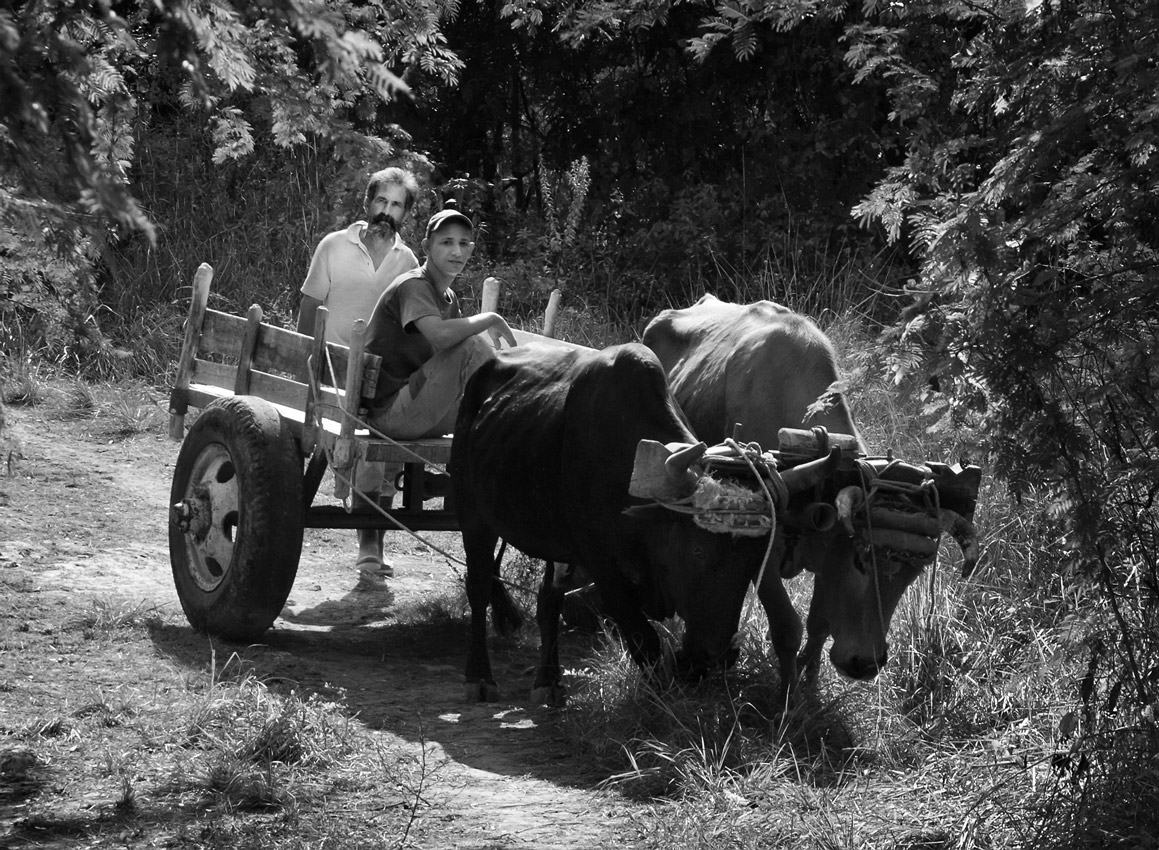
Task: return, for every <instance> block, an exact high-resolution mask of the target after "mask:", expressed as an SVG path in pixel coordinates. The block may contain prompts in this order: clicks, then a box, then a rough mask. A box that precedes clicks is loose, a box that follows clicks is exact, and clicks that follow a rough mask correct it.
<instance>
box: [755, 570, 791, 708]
mask: <svg viewBox="0 0 1159 850" xmlns="http://www.w3.org/2000/svg"><path fill="white" fill-rule="evenodd" d="M757 598H758V599H760V601H761V606H762V607H763V608H764V609H765V617H766V618H767V619H768V621H769V642H770V643H772V645H773V652H774V653H775V654H776V656H777V663H778V664H779V665H780V673H781V690H780V694H779V696H778V698H777V702H778V703H779V704H780V705H781V706H785V705H787V704H788V700H789V697H790V695H791V694H792V693H793V692H794V691H795V690H796V688H797V650H798V649H799V648H800V647H801V618H800V616H798V614H797V610H796V609H795V608H794V607H793V603H792V601H791V600H790V599H789V593H788V591H787V590H786V589H785V583H784V582H783V581H781V577H780V575H779V573H778V571H777V570H776V569H766V570H765V574H764V576H762V578H761V583H760V586H759V587H758V588H757Z"/></svg>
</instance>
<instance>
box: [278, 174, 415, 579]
mask: <svg viewBox="0 0 1159 850" xmlns="http://www.w3.org/2000/svg"><path fill="white" fill-rule="evenodd" d="M418 191H419V187H418V182H417V181H416V180H415V178H414V175H413V174H411V173H410V172H409V171H405V170H404V169H401V168H384V169H382V170H381V171H376V172H375V173H374V174H372V175H370V180H369V182H368V183H367V184H366V198H365V201H364V208H365V210H366V220H365V221H356V222H354V223H353V224H352V225H350V226H349V227H347V228H346V229H345V230H338V231H335V232H334V233H329V234H327V235H326V236H324V237H323V238H322V241H321V242H319V243H318V247H317V248H316V249H315V250H314V256H313V258H312V259H311V260H310V270H309V271H308V272H307V273H306V281H305V283H303V284H302V306H301V308H300V309H299V311H298V333H304V334H313V333H314V317H315V314H316V313H317V311H318V308H319V307H323V306H324V307H326V308H327V309H328V310H329V311H330V316H329V318H328V319H327V322H326V341H327V342H336V343H340V344H342V345H350V330H351V328H352V327H353V325H354V322H355V320H356V319H365V320H368V319H369V318H370V314H371V313H372V312H373V311H374V305H375V304H376V303H378V299H379V296H381V295H382V293H383V292H384V291H386V288H387V286H388V285H389V284H390V283H391V281H393V280H394V279H395V278H396V277H398V276H399V275H401V274H403V273H405V272H408V271H410V270H411V269H413V268H416V267H417V266H418V259H417V258H416V257H415V255H414V252H413V251H412V250H411V249H410V248H408V247H407V246H406V244H405V243H404V242H403V241H402V238H401V237H400V236H399V235H398V231H399V228H400V227H401V226H402V223H403V220H404V219H405V218H406V216H407V215H408V214H409V213H410V211H411V209H412V208H413V207H414V202H415V198H416V197H417V196H418ZM379 468H381V467H379ZM401 469H402V465H401V464H394V463H391V464H386V465H385V469H384V470H383V473H382V476H381V477H380V478H379V480H378V482H377V486H376V484H375V482H368V481H366V480H361V479H360V482H361V483H362V484H363V487H360V488H359V489H362V490H363V492H364V493H366V495H367V497H368V499H370V500H372V501H376V502H381V503H385V504H389V503H390V500H391V499H393V498H394V494H395V492H396V488H395V485H394V479H395V477H396V476H397V475H398V473H399V472H400V471H401ZM367 488H369V489H367ZM380 497H385V498H380ZM382 537H383V533H382V531H381V530H375V529H373V528H361V529H359V530H358V563H357V568H358V570H359V574H360V579H359V586H360V587H365V586H366V585H367V584H371V585H373V584H374V583H375V582H381V580H382V579H384V578H387V577H389V576H393V575H394V566H393V565H392V564H391V563H390V561H387V560H384V558H383V549H382Z"/></svg>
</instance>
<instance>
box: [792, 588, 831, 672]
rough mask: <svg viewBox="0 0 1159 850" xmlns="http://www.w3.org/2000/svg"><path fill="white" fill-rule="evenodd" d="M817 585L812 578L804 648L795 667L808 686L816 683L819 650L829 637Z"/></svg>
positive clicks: (819, 668) (827, 621)
mask: <svg viewBox="0 0 1159 850" xmlns="http://www.w3.org/2000/svg"><path fill="white" fill-rule="evenodd" d="M817 584H818V581H817V579H816V577H814V579H813V598H812V599H811V600H810V602H809V614H808V615H807V616H806V617H805V635H806V637H805V648H804V649H802V650H801V654H800V655H799V656H797V665H798V667H799V668H800V670H801V672H802V674H803V676H804V681H805V683H806V684H808V685H813V684H815V683H816V682H817V674H818V673H819V672H820V671H821V650H822V649H824V648H825V639H826V638H828V637H829V620H828V619H827V618H826V617H825V615H824V614H823V613H821V609H822V607H823V606H822V605H821V600H819V599H818V597H817V594H818V592H819V591H818V589H817Z"/></svg>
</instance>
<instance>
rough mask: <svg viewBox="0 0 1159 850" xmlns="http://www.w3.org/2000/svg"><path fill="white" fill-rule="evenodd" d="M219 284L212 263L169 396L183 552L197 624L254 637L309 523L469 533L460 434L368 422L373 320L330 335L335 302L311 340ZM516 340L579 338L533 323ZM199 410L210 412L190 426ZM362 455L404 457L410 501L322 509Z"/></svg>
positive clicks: (176, 551) (176, 545)
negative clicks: (224, 307)
mask: <svg viewBox="0 0 1159 850" xmlns="http://www.w3.org/2000/svg"><path fill="white" fill-rule="evenodd" d="M212 280H213V268H212V267H211V266H209V265H208V264H204V263H203V264H202V265H201V266H200V267H199V268H198V270H197V274H196V275H195V278H194V282H193V294H192V298H191V301H190V305H189V315H188V320H187V323H186V326H185V342H184V345H183V347H182V351H181V360H180V363H179V365H178V370H177V378H176V382H175V385H174V387H173V391H172V395H171V396H170V402H169V414H170V420H169V436H170V437H172V438H173V439H175V440H181V441H182V444H181V450H180V452H179V453H178V456H177V462H176V464H175V467H174V470H173V486H172V489H171V493H170V505H171V507H170V523H169V557H170V562H171V564H172V568H173V580H174V583H175V584H176V587H177V595H178V597H179V598H180V600H181V607H182V609H183V610H184V611H185V615H186V617H187V618H188V619H189V622H190V624H192V625H193V626H194V627H195V628H197V629H199V630H202V631H205V632H208V633H210V634H214V635H217V636H220V637H223V638H227V639H231V640H253V639H255V638H257V637H258V636H260V635H261V634H262V633H263V632H264V631H265V630H266V629H268V628H269V627H270V625H271V624H272V623H273V622H274V619H275V618H276V617H277V616H278V614H279V613H280V612H281V610H282V607H283V606H284V605H285V602H286V599H287V598H288V596H289V594H290V588H291V587H292V586H293V583H294V578H295V575H296V574H297V570H298V561H299V558H300V556H301V551H302V537H303V531H304V529H306V528H382V529H397V528H399V527H400V526H402V527H405V528H407V529H410V530H413V531H441V530H456V529H457V528H458V521H457V518H456V516H455V512H454V509H453V506H452V505H451V498H450V492H449V488H448V487H447V484H448V478H447V476H446V475H445V474H444V473H442V472H439V471H438V470H439V468H440V467H443V466H444V465H445V464H446V463H447V462H448V461H449V459H450V452H451V440H450V438H448V437H444V438H438V439H425V440H415V441H394V440H390V439H388V438H385V437H383V436H381V435H372V434H371V433H370V431H369V430H367V426H366V425H365V424H364V423H363V422H362V420H361V417H362V415H363V405H362V401H363V399H365V398H370V397H373V395H374V389H375V384H376V381H377V378H378V367H379V358H378V357H376V356H375V355H373V354H369V353H367V352H366V351H365V349H364V340H365V333H366V326H365V322H362V321H359V322H355V325H354V328H353V332H352V335H351V345H350V346H349V348H347V347H345V346H341V345H335V344H333V343H325V342H324V340H325V330H326V320H327V311H326V310H325V309H324V308H322V309H319V310H318V319H317V323H316V326H315V328H314V335H313V336H307V335H304V334H299V333H296V332H294V331H290V330H285V329H283V328H278V327H274V326H273V325H269V324H266V323H264V322H263V321H262V310H261V308H260V307H259V306H257V305H254V306H252V307H251V308H250V309H249V312H248V314H247V315H246V316H244V317H242V316H235V315H231V314H228V313H222V312H219V311H217V310H211V309H208V306H207V305H208V300H209V290H210V284H211V282H212ZM484 293H485V294H484V309H494V302H495V301H496V300H497V297H498V293H497V284H495V283H494V281H493V279H489V280H488V281H487V282H486V284H485V287H484ZM552 300H553V302H554V301H555V298H553V299H552ZM550 309H551V307H550V306H549V310H550ZM516 338H517V340H518V341H519V342H521V343H522V342H528V341H532V340H537V341H540V342H546V343H549V344H553V345H565V346H569V347H571V346H570V344H569V343H565V342H562V341H560V340H554V339H551V338H550V337H547V336H540V335H537V334H531V333H527V332H524V331H517V332H516ZM191 407H192V408H200V409H201V412H200V413H199V415H198V416H197V418H196V419H195V420H194V421H193V423H192V425H191V426H190V427H189V429H188V432H186V429H185V414H186V413H187V411H188V410H189V408H191ZM356 460H366V461H394V462H400V463H402V464H403V473H402V475H401V480H400V485H401V486H400V493H401V505H398V506H397V507H392V508H390V509H384V510H375V509H373V508H371V507H369V506H366V507H363V508H360V509H356V510H347V509H346V508H345V507H343V506H342V505H325V504H323V505H315V504H314V498H315V496H316V495H317V494H318V489H319V487H320V486H321V483H322V479H323V476H324V473H325V471H326V469H327V467H328V466H330V467H332V469H333V471H334V479H335V496H336V497H337V498H339V499H342V500H348V499H349V497H350V495H351V493H350V486H349V482H350V480H351V478H352V472H353V467H354V463H355V461H356ZM438 498H441V503H439V504H437V505H435V506H428V502H431V501H432V500H435V499H438Z"/></svg>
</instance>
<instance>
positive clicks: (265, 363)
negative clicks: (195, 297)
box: [198, 310, 382, 398]
mask: <svg viewBox="0 0 1159 850" xmlns="http://www.w3.org/2000/svg"><path fill="white" fill-rule="evenodd" d="M245 329H246V320H245V319H243V318H242V317H240V316H234V315H231V314H229V313H222V312H220V311H219V310H207V311H206V315H205V326H204V329H203V331H202V334H201V345H200V347H199V348H198V354H199V355H200V356H201V357H205V356H207V355H211V354H212V355H221V356H225V357H231V358H236V357H237V356H238V352H239V351H240V350H241V346H242V343H243V340H244V338H245ZM313 346H314V338H313V337H312V336H306V335H305V334H300V333H298V332H297V331H288V330H286V329H285V328H278V327H274V326H273V325H262V331H261V334H260V335H259V338H258V343H257V346H256V347H255V348H254V352H253V360H252V363H253V368H254V369H259V370H261V371H263V372H284V373H286V374H287V375H290V376H291V377H293V378H294V380H296V381H301V382H302V383H306V376H307V374H308V363H309V357H310V352H311V350H312V349H313ZM326 348H327V350H328V352H329V355H330V360H331V362H332V363H333V364H334V376H335V378H336V379H337V381H338V383H339V385H340V386H344V385H345V377H346V363H347V360H348V359H349V356H350V355H349V352H348V350H347V348H346V346H343V345H338V344H336V343H333V342H331V343H327V344H326ZM381 363H382V358H381V357H378V356H377V355H374V354H364V356H363V359H362V364H363V365H362V371H363V381H362V397H363V398H373V397H374V390H375V388H376V387H377V385H378V369H379V366H380V365H381ZM321 366H322V383H324V384H328V383H330V378H331V375H330V370H329V367H328V366H327V365H326V363H322V364H321Z"/></svg>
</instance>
